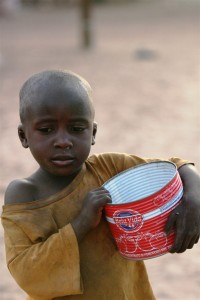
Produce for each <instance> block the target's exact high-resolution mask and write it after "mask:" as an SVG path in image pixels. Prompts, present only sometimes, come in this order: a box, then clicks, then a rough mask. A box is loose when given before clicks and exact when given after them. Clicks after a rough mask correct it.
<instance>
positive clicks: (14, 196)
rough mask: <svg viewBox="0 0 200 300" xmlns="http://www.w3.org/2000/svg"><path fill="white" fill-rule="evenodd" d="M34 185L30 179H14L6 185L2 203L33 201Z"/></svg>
mask: <svg viewBox="0 0 200 300" xmlns="http://www.w3.org/2000/svg"><path fill="white" fill-rule="evenodd" d="M35 194H36V187H35V185H34V184H33V182H32V181H31V180H30V179H28V178H27V179H16V180H13V181H11V182H10V184H9V185H8V187H7V189H6V192H5V197H4V204H5V205H6V204H16V203H27V202H31V201H34V199H35Z"/></svg>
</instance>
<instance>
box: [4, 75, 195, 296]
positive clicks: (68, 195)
mask: <svg viewBox="0 0 200 300" xmlns="http://www.w3.org/2000/svg"><path fill="white" fill-rule="evenodd" d="M20 119H21V124H20V125H19V128H18V134H19V138H20V140H21V143H22V146H23V147H24V148H29V149H30V151H31V153H32V155H33V157H34V158H35V160H36V161H37V162H38V164H39V168H38V170H37V171H36V172H35V173H33V174H32V175H31V176H30V177H28V178H25V179H20V180H14V181H13V182H11V183H10V185H9V186H8V188H7V191H6V193H5V205H4V206H3V213H2V224H3V226H4V230H5V245H6V256H7V264H8V268H9V270H10V272H11V274H12V276H13V277H14V278H15V280H16V282H17V283H18V284H19V286H20V287H21V288H22V289H23V290H24V291H26V293H27V294H28V295H29V296H30V297H31V298H30V299H34V300H50V299H54V300H55V299H73V300H75V299H82V300H104V299H107V300H116V299H117V300H125V299H126V300H151V299H155V298H154V295H153V292H152V290H151V286H150V283H149V281H148V276H147V273H146V270H145V266H144V263H143V261H132V260H128V259H125V258H123V257H122V256H120V254H119V252H118V250H117V249H116V244H115V242H114V240H113V237H112V235H111V232H110V230H109V228H108V224H107V222H106V220H105V218H104V215H103V208H104V205H105V204H106V203H108V202H111V197H110V194H109V192H108V191H107V190H105V189H104V188H103V187H102V184H103V183H104V182H105V181H107V180H108V179H109V178H111V177H112V176H114V175H116V174H117V173H119V172H121V171H123V170H125V169H127V168H130V167H132V166H135V165H138V164H141V163H145V162H150V161H153V159H143V158H139V157H137V156H134V155H128V154H119V153H104V154H99V155H92V156H90V157H88V156H89V153H90V148H91V145H94V144H95V136H96V132H97V124H96V123H95V122H94V107H93V103H92V99H91V88H90V86H89V84H88V83H87V82H86V81H85V80H84V79H83V78H81V77H79V76H78V75H76V74H74V73H71V72H65V71H45V72H42V73H39V74H36V75H34V76H32V77H31V78H29V79H28V80H27V81H26V82H25V84H24V85H23V87H22V89H21V91H20ZM170 161H172V162H174V163H175V164H176V165H177V167H178V168H179V173H180V176H181V178H182V181H183V185H184V197H183V199H182V202H181V204H180V205H179V206H178V207H176V209H175V210H174V211H173V212H172V214H171V216H170V218H169V220H168V222H167V224H166V228H165V230H166V232H167V233H168V232H169V231H170V230H171V229H172V228H173V227H174V226H175V228H176V232H177V233H176V240H175V243H174V245H173V247H172V249H171V252H177V253H180V252H183V251H185V250H186V249H188V248H192V247H193V245H194V244H195V243H197V241H198V238H199V234H200V226H199V223H200V222H199V221H200V177H199V175H198V174H197V171H196V170H195V167H194V166H193V165H192V164H190V163H189V162H187V161H185V160H182V159H178V158H171V159H170Z"/></svg>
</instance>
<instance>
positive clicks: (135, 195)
mask: <svg viewBox="0 0 200 300" xmlns="http://www.w3.org/2000/svg"><path fill="white" fill-rule="evenodd" d="M103 186H104V187H105V188H106V189H107V190H108V191H109V192H110V194H111V197H112V203H109V204H106V205H105V215H106V219H107V221H108V224H109V227H110V230H111V232H112V234H113V237H114V239H115V241H116V244H117V247H118V249H119V252H120V253H121V255H122V256H124V257H125V258H128V259H133V260H145V259H149V258H154V257H157V256H160V255H163V254H165V253H167V252H169V250H170V248H171V247H172V245H173V242H174V239H175V231H172V232H171V233H170V234H169V235H167V236H166V235H165V233H164V226H165V224H166V221H167V219H168V217H169V215H170V213H171V212H172V210H173V209H174V208H175V207H176V206H177V205H178V204H179V203H180V201H181V198H182V195H183V185H182V181H181V178H180V176H179V173H178V171H177V167H176V165H175V164H173V163H172V162H169V161H156V162H151V163H145V164H141V165H138V166H136V167H133V168H130V169H128V170H126V171H123V172H121V173H119V174H118V175H116V176H114V177H113V178H111V179H110V180H108V181H107V182H105V183H104V185H103Z"/></svg>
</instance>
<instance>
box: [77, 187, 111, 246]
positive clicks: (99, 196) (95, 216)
mask: <svg viewBox="0 0 200 300" xmlns="http://www.w3.org/2000/svg"><path fill="white" fill-rule="evenodd" d="M109 202H110V203H111V202H112V201H111V195H110V193H109V192H108V191H107V190H106V189H105V188H104V187H100V188H97V189H95V190H92V191H90V192H89V193H88V194H87V195H86V197H85V199H84V201H83V207H82V210H81V212H80V214H79V216H78V217H77V218H76V219H75V220H74V221H73V222H72V227H73V228H74V231H75V233H76V236H77V239H78V240H79V241H80V240H81V239H82V238H83V237H84V236H85V234H86V233H87V232H88V231H89V230H91V229H93V228H95V227H96V226H97V225H98V224H99V222H100V220H101V216H102V211H103V209H104V206H105V204H106V203H109Z"/></svg>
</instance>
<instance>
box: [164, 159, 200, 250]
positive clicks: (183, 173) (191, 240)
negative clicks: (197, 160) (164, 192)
mask: <svg viewBox="0 0 200 300" xmlns="http://www.w3.org/2000/svg"><path fill="white" fill-rule="evenodd" d="M178 171H179V174H180V177H181V179H182V182H183V189H184V195H183V198H182V202H181V204H180V205H178V206H177V207H176V208H175V209H174V211H173V212H172V213H171V215H170V217H169V219H168V221H167V223H166V226H165V232H166V233H169V231H170V230H171V229H172V228H173V227H175V228H176V238H175V242H174V245H173V247H172V248H171V250H170V252H171V253H174V252H177V253H182V252H184V251H185V250H186V249H191V248H192V247H193V246H194V244H195V243H197V242H198V240H199V235H200V175H199V174H198V172H197V170H196V168H195V167H194V166H193V165H192V164H186V165H183V166H181V167H180V168H179V169H178Z"/></svg>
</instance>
